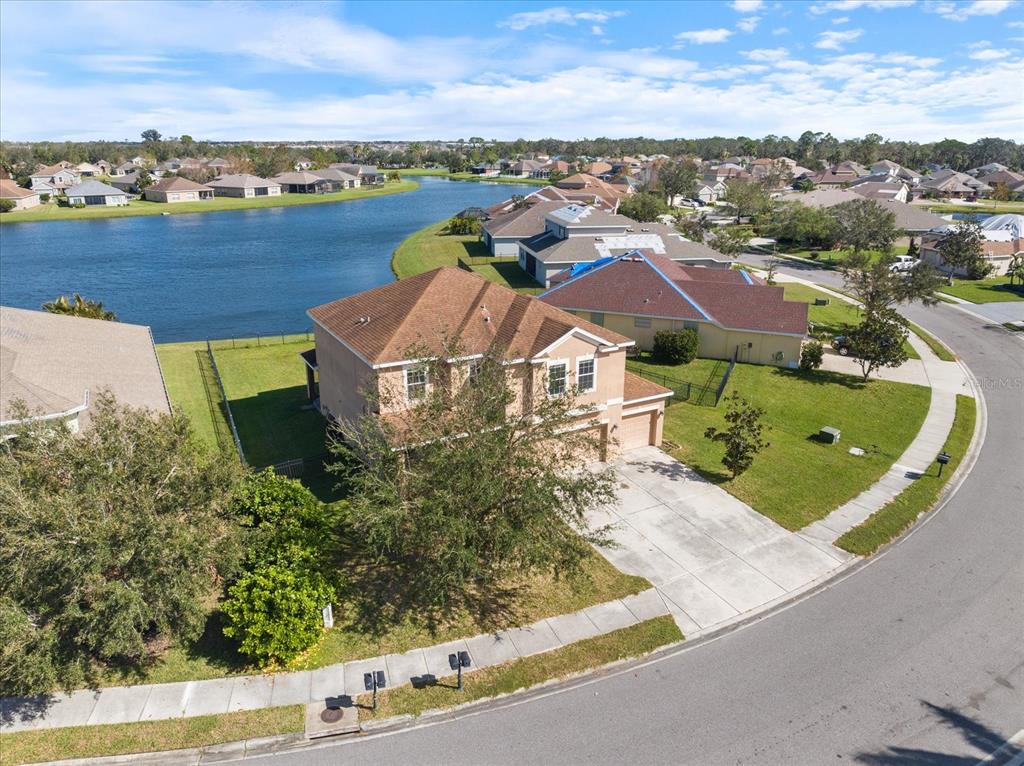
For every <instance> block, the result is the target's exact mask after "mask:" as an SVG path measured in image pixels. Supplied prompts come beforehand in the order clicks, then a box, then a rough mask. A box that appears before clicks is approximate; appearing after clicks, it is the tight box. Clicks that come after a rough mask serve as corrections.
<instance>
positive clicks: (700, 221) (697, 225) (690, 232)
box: [676, 212, 711, 242]
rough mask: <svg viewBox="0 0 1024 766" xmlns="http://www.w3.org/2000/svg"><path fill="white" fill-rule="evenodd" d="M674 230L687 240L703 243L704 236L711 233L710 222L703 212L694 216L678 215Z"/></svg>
mask: <svg viewBox="0 0 1024 766" xmlns="http://www.w3.org/2000/svg"><path fill="white" fill-rule="evenodd" d="M676 230H677V231H678V232H679V233H680V234H682V235H683V236H684V237H686V238H687V239H689V240H692V241H694V242H703V241H704V235H705V234H707V233H708V232H709V231H711V221H710V220H708V214H707V213H704V212H700V213H696V214H695V215H686V214H685V213H679V214H678V215H677V216H676Z"/></svg>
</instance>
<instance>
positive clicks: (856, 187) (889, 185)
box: [850, 176, 910, 202]
mask: <svg viewBox="0 0 1024 766" xmlns="http://www.w3.org/2000/svg"><path fill="white" fill-rule="evenodd" d="M870 177H871V176H868V178H870ZM850 191H852V192H854V193H856V194H859V195H860V196H862V197H867V198H868V199H892V200H896V201H897V202H906V201H907V198H908V197H909V196H910V188H909V187H908V186H907V185H906V184H905V183H902V182H899V183H897V182H889V181H862V182H860V183H854V184H853V185H852V186H850Z"/></svg>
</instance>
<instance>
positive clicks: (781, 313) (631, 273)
mask: <svg viewBox="0 0 1024 766" xmlns="http://www.w3.org/2000/svg"><path fill="white" fill-rule="evenodd" d="M566 277H567V278H566V279H564V280H558V279H556V284H555V285H554V286H553V287H552V288H551V289H550V290H548V291H547V292H546V293H544V294H542V295H541V296H540V300H542V301H544V302H545V303H548V304H550V305H552V306H557V307H558V308H560V309H562V310H564V311H569V312H571V313H573V314H575V315H576V316H581V317H583V318H585V319H589V320H590V321H591V322H592V323H594V324H596V325H599V326H601V327H606V328H608V329H609V330H613V331H614V332H616V333H619V334H620V335H625V336H627V337H629V338H632V339H633V340H634V341H636V344H637V346H638V347H639V348H641V349H644V350H647V351H649V350H651V349H652V348H653V346H654V334H655V333H657V332H658V331H660V330H694V331H696V332H697V336H698V338H699V341H700V349H699V352H698V353H699V354H700V356H702V357H706V358H712V359H731V358H733V356H734V355H735V357H736V359H737V360H738V361H741V362H749V363H752V364H774V365H779V366H783V367H795V366H796V365H797V364H798V363H799V361H800V346H801V343H802V342H803V338H804V336H805V335H806V333H807V304H806V303H803V302H799V301H787V300H784V298H783V288H781V287H773V286H770V285H767V284H765V283H764V282H762V281H761V280H760V279H758V278H757V277H754V276H752V275H751V274H749V273H748V272H746V271H745V270H742V269H708V268H701V267H693V266H683V265H681V264H679V263H676V262H675V261H673V260H670V259H669V258H666V257H665V256H663V255H655V254H654V253H650V252H643V251H640V250H634V251H632V252H629V253H626V254H624V255H619V256H614V257H611V258H607V259H604V260H602V261H597V262H596V263H594V264H592V265H590V266H584V267H583V268H582V269H579V270H577V271H576V272H575V273H572V272H569V273H568V274H567V275H566Z"/></svg>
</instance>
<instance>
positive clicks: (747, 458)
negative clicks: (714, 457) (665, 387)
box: [704, 391, 769, 479]
mask: <svg viewBox="0 0 1024 766" xmlns="http://www.w3.org/2000/svg"><path fill="white" fill-rule="evenodd" d="M726 402H727V404H728V409H727V410H726V413H725V422H726V423H728V424H729V426H728V427H727V428H725V429H724V430H722V429H718V428H715V427H714V426H709V427H708V429H707V430H706V431H704V438H705V439H710V440H711V441H713V442H722V443H723V444H725V455H724V456H723V457H722V465H724V466H725V467H726V468H728V469H729V471H730V473H732V478H734V479H735V478H736V477H737V476H739V475H740V474H741V473H743V472H744V471H746V470H747V469H748V468H750V466H751V465H753V463H754V456H755V455H756V454H757V453H758V452H760V451H761V450H763V449H765V448H767V447H768V446H769V444H768V442H766V441H764V439H762V438H761V436H762V434H763V432H764V429H765V426H764V424H763V423H762V422H761V419H762V418H763V417H764V410H763V409H761V408H759V407H754V406H753V405H751V404H750V403H749V402H747V401H746V400H745V399H744V398H743V397H741V396H740V395H739V393H738V392H736V391H734V392H733V393H732V394H730V395H729V396H728V397H726Z"/></svg>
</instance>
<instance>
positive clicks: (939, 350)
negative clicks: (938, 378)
mask: <svg viewBox="0 0 1024 766" xmlns="http://www.w3.org/2000/svg"><path fill="white" fill-rule="evenodd" d="M907 325H909V327H910V331H911V332H912V333H914V335H916V336H917V337H918V338H920V339H921V340H923V341H924V342H925V344H926V345H927V346H928V348H930V349H931V350H932V352H934V354H935V356H937V357H938V358H939V359H941V360H942V361H943V362H955V361H956V356H955V355H954V354H953V352H952V351H950V350H949V349H948V348H946V347H945V345H943V343H942V342H941V341H940V340H939V339H938V338H936V337H935V336H934V335H932V334H931V333H930V332H928V331H927V330H925V329H924V328H923V327H920V326H918V325H916V324H914V323H913V322H909V321H908V322H907Z"/></svg>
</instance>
